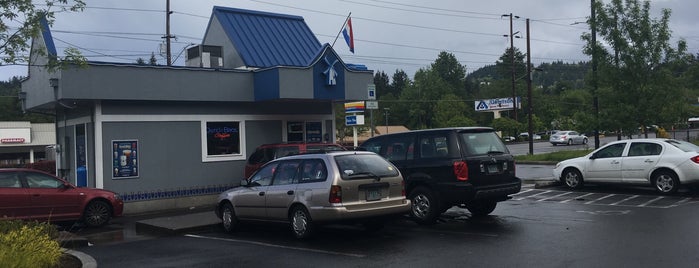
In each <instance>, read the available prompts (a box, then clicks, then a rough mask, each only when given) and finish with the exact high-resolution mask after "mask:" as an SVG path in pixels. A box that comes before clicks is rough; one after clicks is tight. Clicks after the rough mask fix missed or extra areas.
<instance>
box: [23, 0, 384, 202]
mask: <svg viewBox="0 0 699 268" xmlns="http://www.w3.org/2000/svg"><path fill="white" fill-rule="evenodd" d="M262 20H264V21H265V23H262V22H261V21H262ZM252 27H254V30H255V33H256V34H255V35H253V36H248V35H246V34H245V33H246V32H250V29H251V28H252ZM280 27H281V29H284V27H291V28H293V29H291V28H290V29H288V31H279V30H278V29H280ZM265 40H267V41H265ZM269 40H273V41H274V42H269ZM33 42H34V44H33V47H34V48H42V47H43V48H44V49H45V50H46V51H48V52H49V55H52V53H53V55H55V53H56V52H55V47H54V46H53V42H52V38H51V34H50V31H49V29H48V28H47V27H46V28H45V30H44V31H43V33H42V35H40V36H37V38H35V39H34V40H33ZM289 42H294V43H289ZM190 50H191V51H188V53H187V55H188V59H187V62H188V65H189V66H179V67H175V66H171V67H170V66H146V65H135V64H120V63H105V62H88V67H87V68H69V69H63V70H58V71H57V72H55V73H49V72H47V71H46V70H45V69H43V68H41V67H34V66H38V65H42V61H43V62H46V61H47V60H48V59H47V58H46V57H43V58H42V56H41V55H40V54H36V55H34V56H33V57H32V58H34V59H35V62H33V63H32V64H31V65H30V66H32V67H29V68H30V71H29V78H28V79H27V80H26V81H24V82H23V84H22V91H23V92H25V93H23V94H26V99H25V100H23V102H24V103H23V105H24V106H25V108H26V109H27V110H29V111H40V112H51V113H55V114H56V118H57V121H58V122H57V124H56V125H57V126H58V129H57V135H56V136H57V137H59V139H58V141H57V143H58V144H60V146H62V147H63V148H73V147H75V148H76V150H70V151H69V150H62V151H61V152H62V155H61V156H62V157H61V159H62V160H61V161H60V162H58V163H57V165H58V168H59V169H60V170H61V173H62V174H63V175H64V176H65V177H66V178H67V179H68V180H70V181H71V182H74V183H77V182H78V180H79V179H81V178H82V177H81V174H85V176H84V178H85V182H86V185H87V186H89V187H97V188H105V189H109V190H112V191H115V192H117V193H120V194H121V195H122V196H123V198H124V199H125V201H126V207H125V209H126V212H127V213H130V212H142V211H149V210H157V209H164V208H174V207H185V206H192V205H196V204H197V203H202V204H207V202H213V198H214V197H215V195H216V194H217V193H219V192H221V191H224V190H225V189H228V188H230V187H233V186H235V185H238V184H239V181H240V178H242V174H243V168H244V166H245V160H246V159H247V157H248V156H249V155H250V154H252V152H253V151H254V149H255V147H257V146H258V145H260V144H264V143H276V142H303V141H306V142H311V141H312V142H334V140H335V139H334V132H335V131H334V125H335V124H334V123H335V122H334V120H335V115H334V112H333V103H335V102H345V101H352V100H363V99H365V98H366V95H367V87H368V85H369V84H370V83H372V80H373V73H372V71H369V70H366V68H365V67H363V66H361V65H349V64H346V63H344V62H343V61H342V59H340V57H339V56H338V55H337V54H336V53H335V51H334V50H333V48H332V47H331V46H330V45H328V44H324V45H323V44H321V43H320V42H319V41H318V39H317V38H316V37H315V35H314V34H313V33H312V32H311V30H310V29H309V28H308V26H307V25H306V24H305V22H304V21H303V18H301V17H298V16H290V15H283V14H273V13H265V12H258V11H250V10H241V9H233V8H224V7H215V8H214V10H213V13H212V16H211V19H210V21H209V25H208V28H207V31H206V34H205V36H204V39H203V40H202V45H201V46H197V47H194V48H192V49H190ZM280 51H283V52H284V53H279V52H280ZM32 53H35V51H33V52H32ZM292 56H293V57H292ZM71 151H72V152H73V153H74V154H75V155H73V156H71V155H68V154H70V152H71Z"/></svg>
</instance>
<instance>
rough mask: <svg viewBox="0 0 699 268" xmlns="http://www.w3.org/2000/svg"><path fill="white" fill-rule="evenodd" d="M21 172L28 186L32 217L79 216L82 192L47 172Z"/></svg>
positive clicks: (74, 217)
mask: <svg viewBox="0 0 699 268" xmlns="http://www.w3.org/2000/svg"><path fill="white" fill-rule="evenodd" d="M22 174H23V175H24V178H25V179H26V181H27V186H29V188H28V189H27V191H28V192H29V195H30V199H31V209H30V213H31V214H32V217H36V218H41V219H49V220H62V219H78V218H80V215H81V214H82V207H81V205H82V203H83V202H82V200H83V199H84V198H85V195H84V194H80V192H79V191H77V189H76V188H73V187H71V186H68V187H67V186H65V185H64V182H63V181H62V180H59V179H58V178H56V177H53V176H50V175H47V174H43V173H39V172H31V171H26V172H22Z"/></svg>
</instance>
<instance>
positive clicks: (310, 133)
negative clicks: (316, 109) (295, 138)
mask: <svg viewBox="0 0 699 268" xmlns="http://www.w3.org/2000/svg"><path fill="white" fill-rule="evenodd" d="M322 141H323V124H322V123H321V122H306V142H322Z"/></svg>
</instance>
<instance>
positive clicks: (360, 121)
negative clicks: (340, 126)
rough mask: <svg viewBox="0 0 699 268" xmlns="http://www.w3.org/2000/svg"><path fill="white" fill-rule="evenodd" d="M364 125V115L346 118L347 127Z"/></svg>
mask: <svg viewBox="0 0 699 268" xmlns="http://www.w3.org/2000/svg"><path fill="white" fill-rule="evenodd" d="M361 125H364V115H347V116H345V126H361Z"/></svg>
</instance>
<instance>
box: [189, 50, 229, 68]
mask: <svg viewBox="0 0 699 268" xmlns="http://www.w3.org/2000/svg"><path fill="white" fill-rule="evenodd" d="M187 66H188V67H204V68H223V48H222V47H220V46H205V45H198V46H195V47H191V48H188V49H187Z"/></svg>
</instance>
